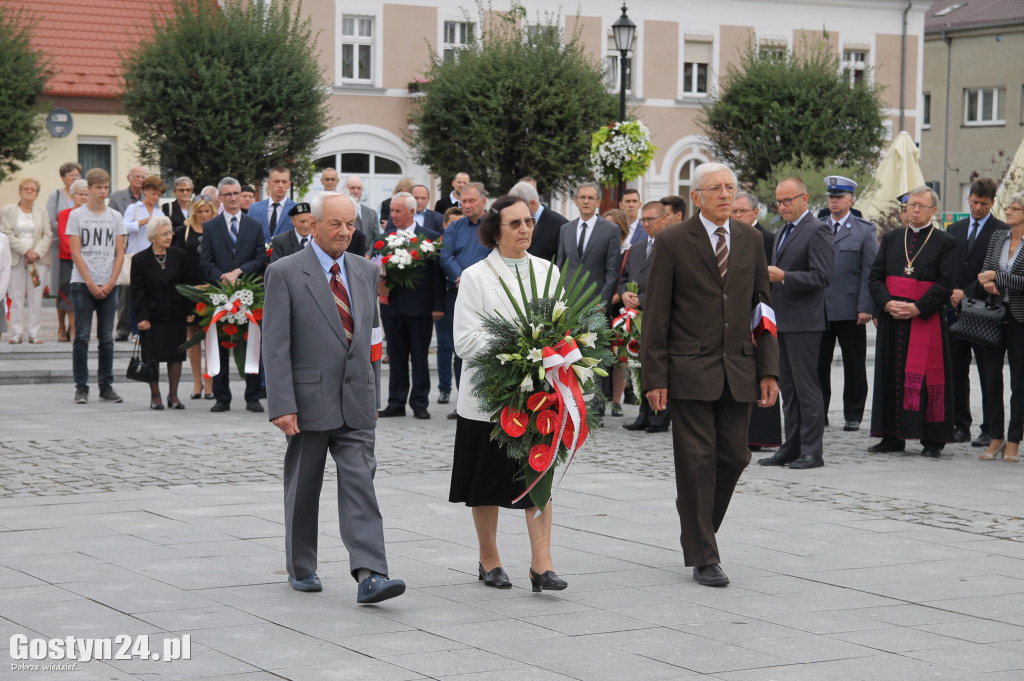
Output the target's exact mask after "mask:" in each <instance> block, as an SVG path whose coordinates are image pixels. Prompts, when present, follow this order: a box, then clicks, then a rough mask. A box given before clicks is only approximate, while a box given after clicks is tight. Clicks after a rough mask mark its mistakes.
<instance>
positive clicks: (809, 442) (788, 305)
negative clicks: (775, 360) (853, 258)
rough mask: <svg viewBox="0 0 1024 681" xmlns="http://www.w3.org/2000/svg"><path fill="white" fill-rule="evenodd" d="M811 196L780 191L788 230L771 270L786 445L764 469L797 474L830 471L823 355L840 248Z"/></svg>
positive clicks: (797, 184) (790, 187) (791, 182)
mask: <svg viewBox="0 0 1024 681" xmlns="http://www.w3.org/2000/svg"><path fill="white" fill-rule="evenodd" d="M809 199H810V196H809V195H808V193H807V185H806V184H804V181H803V180H801V179H800V178H796V177H791V178H787V179H785V180H783V181H782V182H780V183H779V186H778V187H776V188H775V205H776V206H777V207H778V210H779V215H780V216H781V217H782V219H783V220H785V221H786V224H785V226H783V227H780V228H779V229H778V231H776V232H775V257H774V260H773V262H772V265H771V266H770V267H769V268H768V276H769V278H770V279H771V281H772V300H774V301H775V317H776V324H777V326H778V331H779V387H780V388H781V390H782V410H783V413H784V414H785V415H786V418H785V422H786V439H785V441H784V442H783V443H782V446H781V447H779V450H778V451H777V452H776V453H775V455H774V456H770V457H768V458H764V459H761V460H760V461H758V463H759V464H761V465H762V466H784V465H786V464H789V467H790V468H792V469H803V468H817V467H819V466H824V465H825V461H824V459H823V458H822V436H823V435H824V433H825V405H824V403H823V401H822V396H821V385H820V384H819V383H818V351H819V348H820V347H821V333H822V331H824V330H825V289H826V288H827V287H828V284H829V281H831V279H832V266H833V264H834V262H835V245H834V243H833V241H832V232H831V231H830V230H829V228H828V227H827V226H826V225H825V223H824V222H822V221H821V220H819V219H818V218H816V217H814V216H813V215H811V213H810V211H808V210H807V202H808V200H809Z"/></svg>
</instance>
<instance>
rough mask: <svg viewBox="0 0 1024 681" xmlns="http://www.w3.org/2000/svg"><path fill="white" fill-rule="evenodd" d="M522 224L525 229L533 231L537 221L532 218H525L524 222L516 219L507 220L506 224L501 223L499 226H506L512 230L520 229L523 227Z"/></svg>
mask: <svg viewBox="0 0 1024 681" xmlns="http://www.w3.org/2000/svg"><path fill="white" fill-rule="evenodd" d="M523 223H526V226H527V227H529V228H530V229H533V226H534V225H535V224H536V223H537V221H536V220H534V219H533V218H526V219H525V220H524V219H520V218H516V219H515V220H509V221H508V222H503V223H501V224H503V225H508V226H509V227H511V228H512V229H519V228H520V227H522V226H523Z"/></svg>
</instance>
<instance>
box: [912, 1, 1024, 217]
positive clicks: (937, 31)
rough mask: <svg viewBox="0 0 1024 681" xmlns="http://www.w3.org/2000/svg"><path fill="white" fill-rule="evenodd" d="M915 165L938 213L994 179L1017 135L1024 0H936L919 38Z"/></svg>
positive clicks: (1022, 98)
mask: <svg viewBox="0 0 1024 681" xmlns="http://www.w3.org/2000/svg"><path fill="white" fill-rule="evenodd" d="M922 115H923V118H922V132H921V138H920V139H921V171H922V172H923V173H924V176H925V180H927V181H928V182H930V183H932V185H933V186H934V187H936V188H938V189H939V194H940V196H941V197H942V209H943V212H966V210H967V195H968V192H969V189H970V186H971V182H972V181H973V180H974V179H975V178H977V177H979V176H982V177H992V178H994V179H995V180H996V181H999V180H1000V179H1001V178H1002V176H1003V174H1004V173H1005V171H1006V168H1007V167H1008V165H1009V163H1010V160H1011V159H1012V157H1013V155H1014V153H1015V152H1016V151H1017V148H1018V147H1019V146H1020V145H1021V142H1022V140H1024V3H1021V2H1015V1H1014V0H971V2H969V3H968V2H965V1H964V0H937V1H936V2H935V3H934V4H933V5H932V7H931V9H929V11H928V13H927V17H926V24H925V40H924V90H923V97H922Z"/></svg>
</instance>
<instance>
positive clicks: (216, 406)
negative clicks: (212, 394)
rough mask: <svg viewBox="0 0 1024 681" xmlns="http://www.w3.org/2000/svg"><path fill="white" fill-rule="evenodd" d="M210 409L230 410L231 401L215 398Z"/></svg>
mask: <svg viewBox="0 0 1024 681" xmlns="http://www.w3.org/2000/svg"><path fill="white" fill-rule="evenodd" d="M210 411H231V403H230V402H221V401H220V400H217V401H216V402H214V404H213V406H212V407H210Z"/></svg>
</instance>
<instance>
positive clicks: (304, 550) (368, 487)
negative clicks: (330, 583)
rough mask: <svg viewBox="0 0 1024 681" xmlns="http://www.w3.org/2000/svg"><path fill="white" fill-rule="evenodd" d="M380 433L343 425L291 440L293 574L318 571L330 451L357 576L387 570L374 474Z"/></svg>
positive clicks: (288, 502)
mask: <svg viewBox="0 0 1024 681" xmlns="http://www.w3.org/2000/svg"><path fill="white" fill-rule="evenodd" d="M375 437H376V433H375V431H374V430H372V429H367V430H353V429H352V428H349V427H348V426H342V427H341V428H337V429H335V430H331V431H303V432H301V433H299V434H298V435H293V436H291V437H289V438H288V449H287V450H286V451H285V455H284V523H285V554H286V561H287V568H288V574H289V575H290V576H291V577H293V578H295V579H304V578H306V577H308V576H309V575H311V574H312V573H314V572H316V547H317V534H318V531H319V526H318V519H319V515H320V514H319V511H320V489H321V488H322V487H323V482H324V464H325V463H326V461H327V451H328V450H330V452H331V456H332V457H334V463H335V465H336V466H337V469H338V518H339V521H340V524H341V540H342V541H343V542H344V543H345V548H347V549H348V555H349V568H350V570H351V573H352V576H353V578H354V577H355V576H356V573H357V571H358V570H359V569H360V568H367V569H369V570H372V571H373V572H379V573H380V574H382V575H387V574H388V564H387V558H386V557H385V553H384V521H383V519H382V518H381V515H380V508H379V507H378V506H377V495H376V492H374V488H373V475H374V472H375V471H376V470H377V460H376V458H374V455H373V445H374V439H375Z"/></svg>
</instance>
